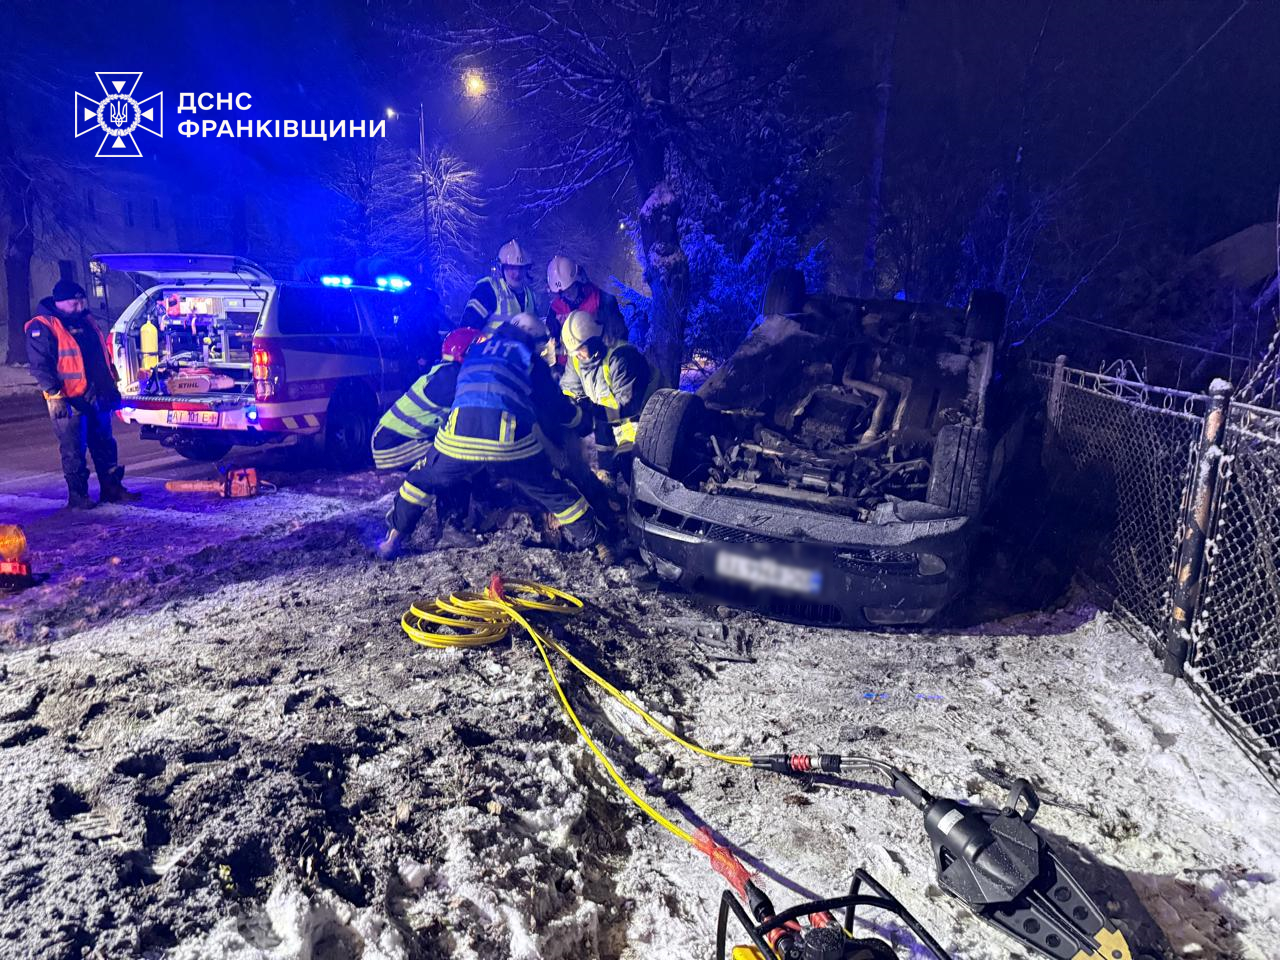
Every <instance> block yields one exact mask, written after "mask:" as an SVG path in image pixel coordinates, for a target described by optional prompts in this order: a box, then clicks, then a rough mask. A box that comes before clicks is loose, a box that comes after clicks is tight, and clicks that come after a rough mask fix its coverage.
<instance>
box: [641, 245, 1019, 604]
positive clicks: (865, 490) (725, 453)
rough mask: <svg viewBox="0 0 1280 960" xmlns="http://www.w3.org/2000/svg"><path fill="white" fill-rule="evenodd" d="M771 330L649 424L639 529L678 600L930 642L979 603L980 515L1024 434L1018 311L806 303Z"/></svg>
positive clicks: (785, 291)
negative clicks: (1008, 345)
mask: <svg viewBox="0 0 1280 960" xmlns="http://www.w3.org/2000/svg"><path fill="white" fill-rule="evenodd" d="M762 312H763V314H764V318H763V320H762V322H761V323H760V324H758V325H757V326H756V328H755V329H754V330H753V331H752V333H751V334H750V336H749V337H748V338H747V340H746V341H745V342H744V343H743V344H742V345H741V346H740V347H739V348H738V350H737V351H736V352H735V353H734V355H733V357H732V358H731V359H730V360H729V361H728V362H727V363H726V364H725V365H724V366H722V367H721V368H720V369H718V370H717V371H716V372H715V373H714V374H713V375H712V376H711V377H710V378H709V379H708V380H707V382H706V383H705V384H704V385H703V386H702V388H701V389H700V390H699V391H698V393H697V394H693V393H687V392H680V391H676V390H661V391H658V392H657V393H656V394H654V396H653V397H652V398H651V399H650V401H649V403H648V404H647V405H646V407H645V409H644V413H643V414H642V416H641V420H640V426H639V434H638V437H637V442H636V454H637V456H636V461H635V465H634V473H633V478H632V485H631V488H632V489H631V496H630V502H629V507H628V525H629V527H630V530H631V533H632V535H633V537H634V538H635V539H636V541H637V543H638V544H639V545H640V551H641V556H642V557H643V558H644V560H645V562H646V563H647V564H648V565H649V566H650V567H651V568H652V569H653V570H654V571H656V572H657V574H658V575H659V576H660V577H662V578H663V579H664V580H667V581H669V582H672V583H675V584H678V585H679V586H681V587H684V588H686V589H689V590H692V591H695V592H699V593H703V594H707V595H710V596H712V597H715V598H717V599H720V600H722V601H724V602H728V603H730V604H733V605H738V606H749V607H753V608H755V609H759V610H761V611H763V612H765V613H767V614H770V615H772V616H776V617H779V618H782V619H788V620H797V621H801V622H808V623H820V624H830V625H840V626H850V627H856V626H866V625H889V624H921V623H926V622H928V621H929V620H931V619H932V618H933V617H934V616H935V615H936V614H937V613H938V612H939V611H940V610H942V609H943V608H944V607H946V606H947V605H948V604H949V603H951V602H952V601H953V600H954V599H955V598H956V597H957V596H959V595H960V594H961V593H962V592H963V591H964V590H965V588H966V587H967V585H968V581H969V571H970V554H971V552H972V550H973V545H974V540H975V537H976V534H977V531H978V526H979V523H980V522H981V517H982V514H983V513H984V511H985V510H986V509H987V507H988V505H989V504H990V503H991V502H992V499H993V494H995V493H996V491H997V485H998V484H999V482H1000V479H1001V476H1002V475H1003V473H1004V468H1005V465H1006V464H1007V463H1008V462H1009V461H1010V459H1011V458H1012V456H1013V454H1014V452H1015V451H1016V449H1017V447H1018V445H1019V443H1020V441H1021V438H1022V434H1023V433H1024V431H1025V429H1026V420H1027V411H1028V410H1029V409H1030V405H1029V404H1028V403H1027V396H1026V382H1025V380H1023V378H1022V376H1021V372H1020V368H1019V367H1018V366H1017V365H1015V364H1014V363H1013V362H1012V361H1011V360H1010V359H1009V358H1008V357H1007V356H1005V355H1003V354H1002V352H1001V351H1000V349H999V342H1000V338H1001V333H1002V328H1003V324H1004V315H1005V302H1004V299H1003V297H1001V296H1000V295H999V294H995V293H991V292H987V291H978V292H975V293H974V294H973V295H972V296H971V297H970V300H969V304H968V307H967V309H964V310H960V309H954V308H948V307H937V306H930V305H924V304H918V303H910V302H906V301H900V300H889V301H878V300H859V299H853V298H849V297H840V296H834V295H827V294H822V295H808V294H806V293H805V291H804V281H803V278H802V277H801V276H800V275H799V274H798V273H795V272H794V271H779V272H778V273H777V274H775V275H774V277H773V278H772V279H771V281H770V284H769V289H768V291H767V293H766V295H765V304H764V310H763V311H762Z"/></svg>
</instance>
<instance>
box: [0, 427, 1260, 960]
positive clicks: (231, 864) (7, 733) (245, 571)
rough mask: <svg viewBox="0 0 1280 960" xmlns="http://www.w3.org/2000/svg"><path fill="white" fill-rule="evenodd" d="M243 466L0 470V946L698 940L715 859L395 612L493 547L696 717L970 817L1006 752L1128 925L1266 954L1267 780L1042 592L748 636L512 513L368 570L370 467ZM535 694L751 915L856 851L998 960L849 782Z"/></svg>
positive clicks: (548, 957) (912, 903)
mask: <svg viewBox="0 0 1280 960" xmlns="http://www.w3.org/2000/svg"><path fill="white" fill-rule="evenodd" d="M42 426H43V425H42ZM269 478H270V479H278V480H279V481H280V482H281V483H282V485H283V488H282V490H281V492H280V493H278V494H276V495H274V496H271V497H262V498H259V499H256V500H246V501H234V502H219V501H216V500H207V499H201V498H191V497H188V498H185V499H182V498H178V497H175V496H169V495H166V494H164V493H163V490H162V489H160V488H159V484H158V483H156V484H154V485H151V486H150V487H148V488H144V489H147V490H148V492H149V493H150V494H151V495H150V496H149V497H148V499H147V500H146V501H144V502H143V504H142V505H141V506H137V507H107V508H102V509H99V510H95V511H93V512H92V513H89V514H85V515H80V516H69V515H67V514H66V513H64V512H62V511H59V510H57V509H56V507H57V501H56V499H53V498H50V497H47V496H43V495H41V494H40V493H39V492H34V493H32V492H22V493H12V492H5V491H4V490H0V517H3V516H12V515H15V514H19V513H20V514H21V515H22V516H23V518H24V522H25V523H26V525H27V532H28V536H29V538H30V539H31V542H32V545H33V552H34V560H35V564H36V568H37V569H38V570H39V571H41V572H43V573H46V574H48V575H49V580H48V581H47V582H46V583H44V584H42V585H40V586H38V587H36V588H34V589H32V590H29V591H27V592H26V593H24V594H21V595H18V596H14V597H10V598H8V599H5V600H3V601H0V645H3V646H2V652H0V783H3V784H4V785H5V786H4V792H3V802H2V803H0V846H2V849H3V856H2V857H0V908H2V909H0V955H3V956H5V957H6V958H8V957H14V958H19V957H41V958H45V957H52V958H63V957H67V958H70V957H77V958H78V957H81V956H82V955H84V952H85V951H94V950H96V951H97V953H92V952H90V953H89V954H88V955H90V956H102V957H113V958H114V957H126V956H127V957H146V958H161V957H164V958H174V960H196V958H199V960H207V958H232V960H250V958H253V960H263V958H270V960H285V958H294V957H314V958H323V960H339V958H341V960H354V958H361V960H403V958H426V957H442V956H456V957H464V958H484V960H489V958H495V960H496V958H506V957H515V958H522V960H523V958H544V960H559V958H571V957H572V958H582V957H606V958H628V960H629V958H637V960H638V958H640V957H648V956H654V955H661V956H664V957H670V958H678V960H684V958H688V960H694V958H698V960H704V958H708V957H710V956H711V951H712V943H713V938H714V920H715V909H716V906H717V902H718V898H719V896H720V891H721V886H720V884H719V882H718V878H717V877H716V876H715V875H714V874H713V873H711V871H710V870H709V869H708V867H707V865H706V861H705V858H704V857H702V856H701V855H699V854H697V853H696V852H694V851H693V850H692V849H690V848H688V847H686V846H683V845H682V844H680V843H679V842H678V841H677V840H675V839H674V838H673V837H671V836H670V835H668V834H666V833H665V832H663V831H661V830H660V829H658V828H656V827H655V826H654V825H653V824H651V823H649V822H648V821H647V820H645V819H644V818H643V817H642V816H641V815H639V814H638V813H637V811H635V810H634V808H632V807H631V806H629V804H628V803H627V802H626V800H625V799H624V798H623V797H622V796H621V795H620V794H619V793H618V792H617V791H616V790H615V789H614V788H613V787H612V786H611V784H610V783H609V782H608V781H607V780H606V779H605V777H604V776H603V775H602V774H601V772H600V770H599V768H598V767H597V766H596V765H595V763H594V761H593V760H592V758H591V757H590V755H589V754H588V753H587V751H586V750H585V749H584V748H583V747H582V746H581V744H579V743H578V742H577V740H576V739H575V737H574V734H573V732H572V729H571V728H570V727H569V726H568V725H567V723H566V722H565V720H564V718H563V716H562V715H561V713H560V712H559V709H558V706H557V704H556V702H555V700H554V698H553V697H552V696H551V694H550V692H549V689H548V686H547V681H546V676H545V673H544V671H543V668H542V666H541V664H540V662H539V660H538V659H537V657H536V655H535V654H534V652H533V651H532V649H531V648H530V646H529V645H528V643H527V642H525V641H523V640H517V641H516V642H515V643H514V644H511V645H508V644H506V643H503V644H499V645H498V646H495V647H490V648H486V649H483V650H476V651H470V652H467V653H462V652H460V651H448V652H440V651H433V650H427V649H423V648H420V647H417V646H415V645H413V644H412V643H410V642H409V641H408V640H407V639H406V638H405V636H404V634H403V633H402V632H401V630H400V629H399V624H398V620H399V616H400V614H401V612H402V611H403V610H404V609H405V607H406V606H407V604H408V603H409V602H410V601H411V600H413V599H415V598H416V597H418V596H421V595H435V594H437V593H440V592H444V591H449V590H456V589H458V588H461V587H464V586H474V585H477V584H479V583H482V582H483V581H484V580H485V578H487V576H488V575H489V573H491V572H492V571H493V570H494V569H499V568H500V569H503V570H504V571H506V572H507V573H508V575H511V576H524V577H529V578H532V579H537V580H542V581H544V582H548V583H553V584H556V585H559V586H562V587H564V588H566V589H571V590H573V591H574V592H576V593H578V594H579V595H581V596H582V597H583V598H584V599H585V600H586V601H587V603H588V610H587V612H586V613H585V614H584V615H583V616H581V617H579V618H577V619H575V620H571V621H567V622H565V623H563V624H558V625H556V626H555V629H556V631H557V635H558V636H559V637H560V638H561V640H562V641H563V642H564V643H566V644H567V645H568V646H569V647H570V648H571V649H573V650H574V651H576V652H577V653H578V655H579V656H582V657H583V658H585V659H586V660H588V662H590V663H591V664H593V665H594V666H595V667H596V669H598V670H600V671H601V672H603V673H604V674H605V675H607V676H608V677H609V678H610V679H612V680H614V681H615V682H616V683H618V685H619V686H620V687H622V688H623V689H624V690H626V691H628V692H629V693H631V694H632V695H633V696H635V697H636V698H637V699H638V700H639V701H640V702H641V703H642V704H643V705H644V706H645V707H646V708H647V709H649V710H650V711H651V712H653V713H654V714H655V715H657V716H659V717H660V718H661V719H664V720H665V721H667V722H669V723H672V724H674V725H675V727H676V728H677V729H679V730H680V731H681V733H683V734H684V735H686V736H689V737H691V738H693V739H695V740H696V741H698V742H701V743H704V744H706V745H708V746H712V747H715V748H718V749H723V750H726V751H729V752H734V753H736V752H747V753H772V752H782V751H793V750H809V749H827V750H832V751H837V752H863V753H869V754H873V755H875V756H879V757H883V758H886V759H888V760H891V761H893V762H895V763H897V764H899V765H900V766H902V767H904V768H905V769H907V770H909V771H910V772H912V773H913V774H914V775H915V776H916V778H917V779H919V780H920V781H921V782H922V784H923V785H924V786H925V787H927V788H928V789H930V790H932V791H934V792H935V793H938V794H941V795H949V796H954V797H957V798H961V799H969V800H972V801H974V802H978V801H981V802H983V803H986V804H989V805H998V804H999V803H1000V802H1001V801H1002V800H1003V790H1002V789H1001V788H1000V787H999V786H997V785H996V784H995V783H994V782H993V781H1001V780H1003V779H1004V777H1005V776H1008V775H1012V776H1016V775H1026V776H1028V777H1030V778H1031V779H1032V780H1033V782H1034V783H1035V784H1036V786H1037V787H1038V788H1039V789H1040V790H1041V791H1042V793H1043V797H1044V800H1045V806H1044V807H1043V808H1042V810H1041V812H1040V814H1039V816H1038V818H1037V823H1038V824H1041V825H1042V826H1043V828H1044V829H1045V830H1046V831H1047V832H1048V834H1049V835H1050V837H1051V838H1052V839H1053V840H1054V842H1055V843H1056V844H1058V845H1059V846H1060V848H1061V849H1062V850H1063V851H1064V852H1065V853H1066V855H1067V856H1068V857H1069V858H1070V859H1071V861H1072V862H1074V863H1077V864H1078V867H1079V870H1080V872H1081V876H1082V877H1084V878H1085V879H1086V880H1087V882H1088V884H1089V885H1090V886H1091V888H1092V889H1093V892H1094V893H1095V895H1097V897H1098V899H1099V900H1100V902H1106V901H1111V905H1110V906H1108V909H1109V910H1111V911H1112V912H1113V913H1114V914H1116V915H1117V916H1118V917H1119V919H1121V921H1122V922H1123V923H1124V924H1125V925H1126V927H1127V931H1128V933H1129V935H1130V942H1131V943H1133V944H1134V945H1135V946H1137V945H1139V944H1141V946H1142V947H1143V948H1144V949H1145V950H1147V951H1148V955H1150V956H1167V957H1171V958H1172V957H1195V958H1234V960H1274V958H1275V957H1277V956H1280V797H1278V796H1277V794H1276V793H1275V792H1274V791H1273V790H1272V789H1271V788H1270V787H1269V786H1268V785H1267V784H1266V783H1265V782H1264V781H1263V780H1262V779H1261V777H1260V775H1259V774H1258V773H1257V772H1256V771H1255V770H1254V769H1253V768H1252V767H1251V766H1250V765H1249V764H1248V763H1247V762H1246V761H1245V760H1244V759H1243V758H1242V757H1241V756H1240V755H1239V753H1238V752H1237V751H1236V749H1235V748H1234V746H1233V745H1232V744H1231V743H1230V741H1229V740H1228V739H1227V737H1226V736H1225V735H1223V734H1221V733H1220V732H1218V731H1217V730H1216V728H1214V727H1213V726H1212V725H1211V724H1210V722H1209V720H1208V717H1207V715H1206V714H1205V712H1204V711H1203V710H1202V709H1201V708H1200V707H1199V705H1198V704H1197V703H1196V701H1195V700H1194V698H1193V697H1192V696H1191V695H1190V694H1189V692H1188V691H1187V689H1186V688H1185V687H1183V686H1181V685H1177V684H1174V683H1173V682H1172V681H1170V680H1168V679H1167V678H1165V677H1164V676H1163V675H1162V674H1161V673H1160V670H1159V665H1158V664H1157V663H1156V662H1155V661H1154V660H1153V659H1152V658H1151V656H1150V654H1149V653H1148V652H1147V650H1146V648H1145V647H1144V646H1143V645H1141V644H1140V643H1138V642H1136V641H1135V640H1133V639H1132V638H1130V637H1129V636H1128V635H1126V634H1125V633H1124V632H1123V631H1121V630H1119V629H1118V628H1117V627H1116V626H1115V624H1114V623H1112V622H1111V621H1110V619H1109V618H1108V617H1107V616H1106V615H1105V614H1100V613H1098V612H1097V611H1096V610H1094V609H1093V608H1092V607H1091V606H1090V605H1089V604H1088V602H1087V601H1086V600H1085V599H1084V598H1083V597H1082V596H1081V595H1079V594H1078V593H1072V594H1070V595H1069V596H1068V597H1066V598H1065V600H1064V601H1063V603H1062V604H1060V605H1058V606H1057V607H1056V608H1055V609H1053V610H1049V611H1046V612H1042V613H1024V614H1018V615H1015V616H1011V617H1007V618H1005V619H1004V620H1002V621H1000V622H994V623H988V624H983V625H979V626H975V627H970V628H966V629H963V630H956V631H952V632H946V631H942V630H938V631H929V632H920V633H899V634H888V635H885V634H863V633H850V632H838V631H829V630H819V629H811V628H803V627H795V626H786V625H779V624H776V623H772V622H769V621H765V620H762V619H759V618H757V617H754V616H751V615H747V614H739V613H734V612H731V611H722V612H716V611H708V610H706V609H704V608H702V607H699V606H697V605H694V604H691V603H690V602H689V601H687V600H686V599H684V598H680V597H675V596H671V595H668V594H664V593H658V592H655V591H654V589H653V588H652V587H651V586H649V585H647V583H646V582H645V581H644V580H643V578H640V577H638V576H637V573H636V571H634V570H631V569H625V568H612V569H608V570H602V569H600V568H599V567H598V566H597V565H595V564H594V563H593V562H592V561H590V560H589V559H588V558H586V557H583V556H577V555H564V554H560V553H557V552H554V551H552V550H549V549H546V548H543V547H541V546H539V545H537V543H536V540H535V535H534V534H533V533H532V532H531V531H530V530H529V529H527V527H524V526H519V527H517V528H516V529H513V530H509V531H503V532H499V533H496V534H493V535H490V536H488V537H486V538H484V542H483V543H482V544H480V545H479V546H476V547H471V548H465V549H464V548H452V549H443V550H439V551H428V550H418V551H415V552H414V553H411V554H410V555H408V556H407V557H405V558H404V559H403V560H401V561H400V562H398V563H397V564H396V565H394V566H384V565H374V564H372V563H370V562H369V561H368V559H367V556H368V554H367V549H368V545H369V544H370V543H371V542H372V540H373V539H374V537H375V536H376V534H377V532H378V529H379V527H380V517H381V514H382V513H383V512H384V511H385V509H386V505H387V500H388V497H389V494H390V491H391V490H392V489H393V488H394V483H395V482H394V481H393V480H385V479H382V478H378V477H375V476H373V475H371V474H354V475H351V476H334V475H330V474H323V473H319V472H310V473H301V474H290V475H285V474H283V473H280V474H269ZM744 660H749V661H750V662H743V661H744ZM567 688H568V691H569V695H570V696H571V697H572V698H573V701H574V703H575V704H577V705H578V707H579V709H580V711H581V712H582V714H583V715H584V720H585V722H586V723H587V724H588V725H589V727H590V728H591V729H592V730H594V731H595V732H596V734H597V736H598V737H599V739H600V741H601V743H602V744H603V745H604V747H605V749H606V750H607V751H608V752H609V754H610V756H611V757H613V759H614V761H615V763H617V764H618V765H619V767H620V769H621V770H622V772H623V773H624V775H625V776H627V777H628V778H629V779H630V780H631V781H632V782H633V783H635V784H637V785H639V784H640V783H641V782H643V781H644V780H646V779H647V780H648V781H649V784H650V791H651V794H650V800H651V801H652V802H654V803H655V805H657V806H659V807H660V808H661V809H663V810H665V811H667V812H669V813H671V814H672V815H673V816H675V817H676V818H677V819H678V820H679V821H680V822H686V823H692V824H696V823H699V822H706V823H708V824H710V825H711V826H712V827H713V828H714V829H715V830H716V832H717V833H718V834H720V835H721V836H722V837H723V838H725V840H726V841H728V842H730V843H732V844H733V845H734V846H735V847H736V848H737V849H738V850H740V851H741V853H742V855H743V856H744V858H745V859H746V860H747V861H748V862H749V863H750V864H752V865H753V866H754V868H756V869H757V870H759V871H760V874H761V876H762V877H763V878H764V882H765V885H766V887H767V889H768V891H769V892H770V893H771V894H772V895H773V896H774V899H775V901H776V902H778V903H779V904H780V905H790V904H791V903H793V902H795V901H796V900H797V899H798V898H799V897H800V896H801V894H802V892H803V891H810V892H812V893H815V894H822V895H832V894H835V893H837V892H842V891H843V889H844V887H845V886H846V885H847V882H848V878H849V876H850V875H851V874H852V872H853V870H854V868H855V867H857V866H865V867H867V868H868V869H869V870H870V871H871V872H872V873H873V874H874V875H875V876H876V877H877V878H878V879H880V880H881V882H883V883H884V884H885V885H886V886H888V887H889V888H890V890H891V891H892V892H893V893H894V894H895V895H896V896H897V897H899V899H901V900H902V901H903V902H904V903H905V904H906V905H907V906H908V907H909V908H910V909H912V910H913V911H914V912H915V913H916V914H917V916H918V917H919V918H920V919H921V921H922V922H923V923H924V925H925V926H926V927H927V928H929V929H930V930H931V931H932V932H933V934H934V935H935V936H936V937H938V939H939V940H941V942H942V943H943V945H944V946H946V947H947V948H948V949H950V950H952V951H953V952H954V956H955V957H957V958H970V960H988V958H990V960H995V958H1007V957H1010V956H1013V957H1024V956H1026V954H1025V953H1024V952H1023V951H1021V950H1020V949H1018V948H1017V947H1016V946H1014V945H1012V944H1011V943H1010V942H1009V941H1008V940H1006V939H1004V938H1003V937H1002V936H1001V935H1000V934H998V933H996V932H994V931H992V930H991V929H990V928H988V927H986V926H984V925H983V924H981V923H980V922H979V921H978V920H976V919H975V918H974V917H973V916H972V915H970V914H968V913H967V912H965V911H964V910H963V909H961V908H960V907H958V906H957V905H956V904H955V903H954V902H952V901H950V900H948V899H947V898H946V897H945V896H944V895H942V894H941V892H940V891H939V889H938V887H937V884H936V882H935V880H934V878H933V873H932V867H931V865H930V863H929V855H928V847H927V843H926V841H925V838H924V834H923V831H922V829H921V827H920V824H919V821H918V814H916V813H915V812H914V811H912V810H911V809H909V808H908V807H907V806H906V805H905V804H904V803H902V802H901V801H898V800H896V799H894V798H893V797H892V796H891V795H890V794H889V793H888V791H886V790H885V789H883V788H882V787H880V786H878V785H875V784H866V783H857V782H853V781H850V782H847V783H844V784H837V783H825V784H815V783H803V782H800V781H795V780H786V779H782V778H780V777H777V776H774V775H769V774H764V773H756V772H750V771H743V770H739V769H736V768H729V767H724V766H718V765H711V764H709V763H707V762H704V761H701V760H698V759H697V758H695V757H693V756H691V755H689V754H687V753H678V752H673V750H674V748H673V749H668V747H667V746H666V745H664V744H661V743H655V742H654V740H653V738H652V737H651V736H650V735H649V734H648V733H647V732H645V730H644V729H643V728H640V727H638V726H637V725H636V723H635V722H633V719H632V718H631V717H630V716H629V715H624V714H622V713H621V712H620V711H619V710H617V709H615V707H614V705H613V704H611V703H609V704H603V705H601V704H599V702H598V701H597V700H595V698H594V695H593V694H592V693H591V692H590V691H589V690H587V689H586V688H584V687H583V685H582V684H581V683H579V682H576V681H575V680H574V679H573V678H568V679H567ZM911 955H912V956H914V957H922V956H923V954H922V953H920V952H915V953H912V954H911ZM1135 955H1136V954H1135Z"/></svg>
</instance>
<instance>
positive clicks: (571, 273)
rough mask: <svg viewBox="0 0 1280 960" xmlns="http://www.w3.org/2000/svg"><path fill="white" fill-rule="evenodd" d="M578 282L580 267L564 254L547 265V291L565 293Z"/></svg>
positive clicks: (552, 259) (553, 258) (558, 255)
mask: <svg viewBox="0 0 1280 960" xmlns="http://www.w3.org/2000/svg"><path fill="white" fill-rule="evenodd" d="M577 282H578V265H577V264H576V263H574V262H573V261H572V260H570V259H569V258H568V257H566V256H564V255H563V254H557V255H556V256H554V257H552V258H551V262H550V263H548V264H547V289H549V290H550V291H551V292H552V293H563V292H564V291H565V290H568V289H569V288H570V287H572V286H573V285H574V284H575V283H577Z"/></svg>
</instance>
